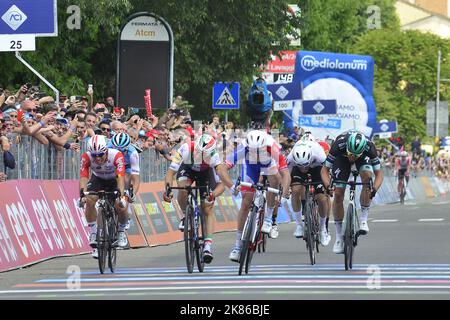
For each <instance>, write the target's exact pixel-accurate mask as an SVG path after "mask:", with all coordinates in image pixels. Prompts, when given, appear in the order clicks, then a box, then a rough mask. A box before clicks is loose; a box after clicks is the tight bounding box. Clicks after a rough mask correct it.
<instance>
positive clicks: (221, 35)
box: [135, 0, 300, 120]
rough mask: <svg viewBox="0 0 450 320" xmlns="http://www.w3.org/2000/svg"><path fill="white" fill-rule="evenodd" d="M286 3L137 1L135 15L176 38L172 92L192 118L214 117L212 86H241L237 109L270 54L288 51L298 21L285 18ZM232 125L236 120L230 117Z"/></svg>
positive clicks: (237, 116)
mask: <svg viewBox="0 0 450 320" xmlns="http://www.w3.org/2000/svg"><path fill="white" fill-rule="evenodd" d="M288 3H292V1H286V0H266V1H253V0H225V1H216V0H200V1H176V0H141V1H139V2H138V3H137V4H136V5H135V10H136V11H141V10H144V11H151V12H154V13H156V14H158V15H160V16H161V17H163V18H164V19H166V20H167V22H168V23H169V24H170V25H171V27H172V30H173V33H174V37H175V92H176V93H177V94H181V95H183V96H184V97H186V98H187V99H188V100H189V101H190V102H191V103H192V104H194V105H195V108H194V109H193V110H192V116H193V117H194V118H199V119H205V118H207V117H209V116H210V115H211V113H212V110H211V97H212V87H213V84H214V82H219V81H230V82H231V81H238V82H240V83H241V104H242V101H244V100H243V99H244V98H245V94H246V92H247V89H248V88H249V87H250V84H251V80H252V79H251V76H252V75H253V74H255V72H256V70H257V69H258V66H259V65H261V64H262V63H266V62H267V61H268V59H269V57H270V52H271V51H273V52H278V51H279V50H285V49H289V41H288V39H287V37H286V35H287V34H288V33H291V34H292V33H293V31H292V30H293V29H295V28H298V27H299V25H300V19H299V18H294V17H292V16H290V15H289V14H287V11H288V10H287V8H288V7H287V5H288ZM229 116H230V119H232V120H239V119H240V114H239V113H236V112H230V114H229Z"/></svg>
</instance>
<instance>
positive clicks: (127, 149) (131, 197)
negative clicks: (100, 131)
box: [108, 132, 141, 229]
mask: <svg viewBox="0 0 450 320" xmlns="http://www.w3.org/2000/svg"><path fill="white" fill-rule="evenodd" d="M108 147H109V148H113V149H117V150H119V151H120V152H122V154H123V156H124V159H125V195H126V196H127V200H128V203H133V202H134V201H135V200H136V195H137V194H138V192H139V186H140V181H141V180H140V177H139V172H140V168H139V152H138V151H137V150H136V148H135V147H134V146H133V145H132V144H131V137H130V135H129V134H128V133H125V132H120V133H116V134H115V135H113V136H112V138H111V141H110V142H109V143H108ZM131 190H132V192H131ZM129 209H130V208H129ZM129 227H130V220H128V223H127V227H126V229H128V228H129Z"/></svg>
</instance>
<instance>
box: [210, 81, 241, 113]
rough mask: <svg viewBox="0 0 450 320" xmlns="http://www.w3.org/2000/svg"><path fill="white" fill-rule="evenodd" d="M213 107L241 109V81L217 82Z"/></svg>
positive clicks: (214, 89) (214, 88)
mask: <svg viewBox="0 0 450 320" xmlns="http://www.w3.org/2000/svg"><path fill="white" fill-rule="evenodd" d="M212 102H213V109H239V82H216V83H215V84H214V87H213V101H212Z"/></svg>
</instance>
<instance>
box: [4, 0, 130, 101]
mask: <svg viewBox="0 0 450 320" xmlns="http://www.w3.org/2000/svg"><path fill="white" fill-rule="evenodd" d="M72 4H76V5H78V6H79V7H80V10H81V19H82V20H81V29H80V30H76V29H75V30H69V29H68V27H67V26H66V22H67V19H68V18H69V16H70V14H68V13H67V8H68V7H69V6H70V5H72ZM131 9H132V6H131V3H130V1H129V0H113V1H106V0H100V1H89V0H78V1H72V0H59V1H58V37H50V38H36V51H35V52H24V53H22V56H23V57H24V59H25V60H27V61H28V62H29V63H30V64H31V65H32V66H33V67H34V68H35V69H36V70H38V71H39V72H40V73H41V74H43V75H44V77H45V78H47V79H48V80H49V81H50V82H51V83H53V84H54V85H55V86H56V87H57V88H58V89H59V90H60V91H61V93H68V94H83V95H84V94H86V90H87V84H88V83H93V84H94V85H95V87H94V89H95V90H96V95H97V96H98V97H101V96H102V95H103V94H107V93H108V92H113V91H111V90H112V89H114V83H115V78H114V77H115V69H116V68H115V61H116V60H115V57H116V53H115V51H116V49H115V47H116V43H117V38H116V37H117V34H118V32H119V29H120V26H121V24H122V23H123V21H124V19H125V18H126V16H127V14H128V12H129V11H130V10H131ZM0 64H1V65H3V66H8V67H7V68H3V70H4V72H3V73H2V83H1V84H2V85H4V86H9V87H14V88H15V89H17V88H18V87H19V86H20V85H22V84H24V83H25V82H28V81H32V82H33V84H37V83H38V82H39V79H38V78H37V77H35V75H34V74H33V73H32V72H31V71H29V70H28V69H27V68H26V67H25V66H23V65H22V64H21V63H20V62H19V61H18V60H17V59H16V58H15V57H14V54H13V53H2V54H0ZM42 87H43V89H47V91H48V92H50V89H49V88H46V86H45V85H44V84H43V83H42Z"/></svg>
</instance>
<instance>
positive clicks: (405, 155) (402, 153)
mask: <svg viewBox="0 0 450 320" xmlns="http://www.w3.org/2000/svg"><path fill="white" fill-rule="evenodd" d="M407 156H408V152H406V151H402V152H400V157H407Z"/></svg>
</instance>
